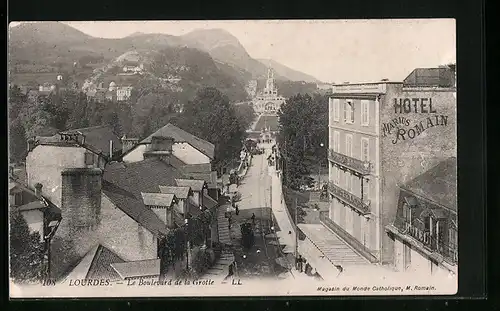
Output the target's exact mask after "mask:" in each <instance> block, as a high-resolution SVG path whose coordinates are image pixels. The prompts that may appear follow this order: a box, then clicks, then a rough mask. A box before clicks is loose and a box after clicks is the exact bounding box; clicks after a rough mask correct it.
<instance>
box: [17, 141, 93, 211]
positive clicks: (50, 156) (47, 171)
mask: <svg viewBox="0 0 500 311" xmlns="http://www.w3.org/2000/svg"><path fill="white" fill-rule="evenodd" d="M85 152H88V151H87V150H86V149H85V148H82V147H58V146H47V145H38V146H36V147H35V149H33V150H32V151H31V152H29V153H28V155H27V156H26V173H27V177H28V185H29V186H30V187H34V186H35V184H36V183H41V184H42V186H43V188H42V194H43V195H44V196H45V197H46V198H47V199H49V200H50V201H52V202H53V203H54V204H55V205H57V206H61V195H62V193H61V183H62V177H61V172H62V171H63V170H64V169H67V168H84V167H89V166H87V165H85Z"/></svg>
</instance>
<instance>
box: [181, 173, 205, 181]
mask: <svg viewBox="0 0 500 311" xmlns="http://www.w3.org/2000/svg"><path fill="white" fill-rule="evenodd" d="M183 173H184V176H186V178H189V179H191V178H193V179H194V180H204V181H206V182H207V183H210V182H212V174H211V173H188V172H183Z"/></svg>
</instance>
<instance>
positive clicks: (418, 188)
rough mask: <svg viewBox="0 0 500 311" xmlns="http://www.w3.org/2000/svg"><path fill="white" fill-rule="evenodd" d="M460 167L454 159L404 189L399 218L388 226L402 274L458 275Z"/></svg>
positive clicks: (396, 263)
mask: <svg viewBox="0 0 500 311" xmlns="http://www.w3.org/2000/svg"><path fill="white" fill-rule="evenodd" d="M456 166H457V160H456V158H454V157H450V158H449V159H447V160H444V161H443V162H441V163H439V164H438V165H436V166H435V167H433V168H431V169H430V170H428V171H427V172H425V173H423V174H422V175H419V176H417V177H416V178H415V179H413V180H411V181H410V182H408V183H406V184H404V185H401V186H400V190H399V200H398V205H397V207H398V209H397V212H396V218H395V220H394V222H393V223H392V224H390V225H388V226H386V230H387V233H388V235H389V237H390V238H391V239H392V240H394V265H395V267H396V269H397V270H398V271H412V272H417V273H431V274H441V275H442V276H446V275H448V274H449V273H453V274H456V273H457V263H458V225H457V202H456V196H455V195H454V194H455V193H456V187H457V183H456V177H457V170H456ZM433 189H439V191H433Z"/></svg>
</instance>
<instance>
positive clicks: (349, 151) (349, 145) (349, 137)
mask: <svg viewBox="0 0 500 311" xmlns="http://www.w3.org/2000/svg"><path fill="white" fill-rule="evenodd" d="M345 155H347V156H349V157H351V156H352V135H351V134H348V135H346V136H345Z"/></svg>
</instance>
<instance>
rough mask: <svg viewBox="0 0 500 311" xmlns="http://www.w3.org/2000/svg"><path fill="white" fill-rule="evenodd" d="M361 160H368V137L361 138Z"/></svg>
mask: <svg viewBox="0 0 500 311" xmlns="http://www.w3.org/2000/svg"><path fill="white" fill-rule="evenodd" d="M361 160H362V161H370V159H369V140H368V138H365V137H363V138H361Z"/></svg>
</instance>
